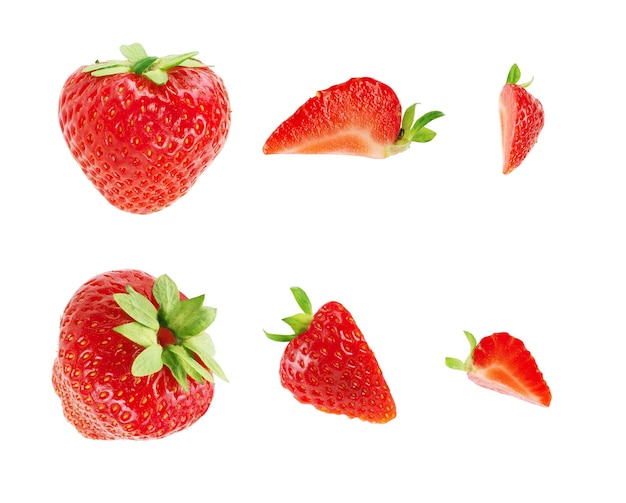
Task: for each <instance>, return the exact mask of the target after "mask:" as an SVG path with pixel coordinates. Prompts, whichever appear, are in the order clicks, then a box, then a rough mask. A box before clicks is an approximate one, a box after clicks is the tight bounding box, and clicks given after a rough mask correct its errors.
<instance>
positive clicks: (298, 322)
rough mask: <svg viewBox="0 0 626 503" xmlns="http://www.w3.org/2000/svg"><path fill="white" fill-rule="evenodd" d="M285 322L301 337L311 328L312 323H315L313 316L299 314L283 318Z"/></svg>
mask: <svg viewBox="0 0 626 503" xmlns="http://www.w3.org/2000/svg"><path fill="white" fill-rule="evenodd" d="M283 321H284V322H285V323H287V325H289V326H290V327H291V329H292V330H293V331H294V333H295V334H296V335H300V334H302V333H304V332H306V330H307V329H308V328H309V326H310V325H311V321H313V316H312V315H310V314H306V313H298V314H294V315H293V316H288V317H287V318H283Z"/></svg>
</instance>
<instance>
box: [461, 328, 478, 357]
mask: <svg viewBox="0 0 626 503" xmlns="http://www.w3.org/2000/svg"><path fill="white" fill-rule="evenodd" d="M463 333H464V334H465V337H466V338H467V341H468V342H469V345H470V351H471V352H472V353H473V352H474V349H476V337H474V336H473V335H472V334H471V333H469V332H468V331H466V330H464V331H463Z"/></svg>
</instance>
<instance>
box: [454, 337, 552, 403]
mask: <svg viewBox="0 0 626 503" xmlns="http://www.w3.org/2000/svg"><path fill="white" fill-rule="evenodd" d="M465 335H466V337H467V339H468V341H469V343H470V347H471V351H470V355H469V357H468V358H467V359H466V360H465V362H461V361H460V360H457V359H455V358H446V365H448V367H450V368H453V369H457V370H464V371H466V372H467V376H468V377H469V379H470V380H471V381H473V382H474V383H476V384H478V385H479V386H482V387H483V388H487V389H490V390H493V391H497V392H498V393H502V394H505V395H510V396H513V397H515V398H519V399H521V400H525V401H527V402H530V403H533V404H536V405H541V406H543V407H548V406H549V405H550V402H551V401H552V393H551V392H550V388H549V387H548V385H547V383H546V382H545V380H544V378H543V374H542V373H541V371H540V370H539V367H538V366H537V363H536V361H535V359H534V358H533V356H532V355H531V354H530V352H529V351H528V350H527V349H526V347H525V346H524V343H523V342H522V341H521V340H520V339H517V338H515V337H513V336H512V335H510V334H508V333H506V332H499V333H495V334H492V335H490V336H488V337H484V338H483V339H481V340H480V342H479V343H478V344H476V339H475V338H474V336H473V335H472V334H470V333H469V332H465Z"/></svg>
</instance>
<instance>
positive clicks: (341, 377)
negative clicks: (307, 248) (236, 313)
mask: <svg viewBox="0 0 626 503" xmlns="http://www.w3.org/2000/svg"><path fill="white" fill-rule="evenodd" d="M291 291H292V293H293V295H294V297H295V299H296V302H297V303H298V305H299V306H300V308H301V309H302V311H303V312H302V313H299V314H296V315H294V316H290V317H288V318H284V319H283V321H284V322H285V323H287V324H288V325H289V326H290V327H291V328H292V329H293V330H294V332H295V333H294V334H291V335H277V334H270V333H267V332H265V334H266V335H267V337H269V338H270V339H272V340H275V341H279V342H289V344H288V345H287V347H286V349H285V351H284V353H283V356H282V359H281V362H280V381H281V384H282V385H283V387H284V388H286V389H288V390H289V391H291V393H293V395H294V397H295V398H296V399H297V400H298V401H300V402H302V403H305V404H311V405H313V406H314V407H315V408H317V409H319V410H321V411H322V412H327V413H330V414H345V415H346V416H348V417H350V418H359V419H362V420H364V421H369V422H372V423H386V422H388V421H391V420H392V419H393V418H394V417H396V405H395V403H394V400H393V398H392V396H391V392H390V391H389V387H388V386H387V383H386V382H385V378H384V377H383V374H382V371H381V370H380V367H379V365H378V362H377V361H376V357H375V356H374V353H373V352H372V350H371V349H370V347H369V345H368V344H367V342H366V341H365V338H364V337H363V334H362V333H361V331H360V330H359V328H358V327H357V325H356V323H355V321H354V319H353V318H352V315H351V314H350V313H349V312H348V311H347V310H346V308H345V307H343V306H342V305H341V304H339V303H338V302H328V303H327V304H325V305H323V306H322V307H321V308H320V309H319V310H318V311H317V312H316V313H315V314H313V311H312V308H311V303H310V301H309V298H308V297H307V295H306V294H305V293H304V291H302V289H300V288H297V287H294V288H292V289H291Z"/></svg>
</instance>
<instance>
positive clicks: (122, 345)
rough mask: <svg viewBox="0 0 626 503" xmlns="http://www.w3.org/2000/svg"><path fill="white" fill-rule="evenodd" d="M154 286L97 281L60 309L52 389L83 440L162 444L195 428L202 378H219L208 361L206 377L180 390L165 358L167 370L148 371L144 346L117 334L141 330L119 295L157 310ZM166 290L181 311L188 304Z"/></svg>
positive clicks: (126, 274)
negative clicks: (136, 364)
mask: <svg viewBox="0 0 626 503" xmlns="http://www.w3.org/2000/svg"><path fill="white" fill-rule="evenodd" d="M161 280H162V279H161V278H160V279H159V280H158V281H161ZM156 281H157V280H155V278H154V277H152V276H150V275H149V274H147V273H145V272H142V271H137V270H121V271H111V272H108V273H104V274H100V275H98V276H96V277H94V278H92V279H91V280H89V281H88V282H86V283H85V284H84V285H82V286H81V287H80V288H79V289H78V291H77V292H76V293H75V294H74V296H73V297H72V298H71V300H70V301H69V303H68V304H67V307H66V308H65V311H64V313H63V316H62V320H61V332H60V336H59V350H58V355H57V358H56V359H55V361H54V364H53V371H52V383H53V386H54V389H55V392H56V393H57V395H58V396H59V397H60V398H61V402H62V405H63V412H64V414H65V417H66V418H67V420H68V421H69V422H70V423H72V424H73V425H74V427H75V428H76V429H77V430H78V432H79V433H81V434H82V435H83V436H84V437H87V438H91V439H107V440H109V439H150V438H159V437H165V436H167V435H170V434H172V433H174V432H177V431H180V430H182V429H185V428H187V427H189V426H191V425H192V424H193V423H195V422H196V421H197V420H198V419H199V418H200V417H202V416H203V415H204V414H205V413H206V411H207V409H208V408H209V405H210V404H211V401H212V400H213V394H214V386H215V385H214V382H213V380H212V379H209V378H208V377H210V375H212V370H215V371H216V372H215V373H216V375H220V377H221V376H222V371H221V369H220V368H219V366H214V365H212V364H213V362H212V361H210V359H209V361H208V363H209V365H210V366H209V367H207V368H208V370H206V372H208V374H210V375H206V374H205V377H207V378H205V379H199V380H196V379H187V377H184V381H183V380H182V378H181V381H182V384H181V382H179V380H178V379H177V378H175V377H174V376H173V373H172V371H171V370H170V368H173V369H177V368H178V367H177V365H176V362H173V361H172V360H171V359H170V361H168V365H167V366H163V365H162V364H161V367H162V368H161V369H160V370H158V371H155V372H150V371H149V370H148V369H147V367H146V366H145V365H146V364H145V361H146V359H145V358H141V357H140V355H141V354H142V352H144V350H145V349H144V347H143V346H142V345H140V344H138V343H137V342H134V341H133V340H131V339H129V338H127V337H126V336H124V335H123V334H122V333H121V331H123V328H120V327H122V326H124V325H125V324H130V326H132V327H137V326H139V325H140V323H139V322H137V321H135V320H134V319H133V318H132V317H131V316H129V315H128V314H127V313H126V312H125V311H124V309H123V308H122V307H120V304H118V303H117V301H116V296H120V295H121V296H122V297H125V296H126V295H125V294H124V292H125V291H127V289H128V288H129V287H131V288H132V289H133V290H134V292H135V293H136V294H137V295H141V296H143V297H144V299H145V302H148V303H150V304H151V305H154V306H155V307H156V306H158V302H157V301H156V299H155V296H154V293H153V289H154V288H155V284H156ZM171 284H173V283H171ZM154 291H156V290H154ZM170 291H173V292H174V293H173V295H174V296H176V298H179V299H180V300H181V302H180V304H179V305H183V303H184V301H186V300H187V299H186V297H185V296H184V295H182V294H178V292H177V290H176V289H175V286H174V288H173V289H172V290H170ZM118 298H119V297H118ZM133 298H134V297H133ZM204 309H210V308H204ZM179 325H180V324H179ZM143 329H144V330H145V327H143ZM118 330H119V331H118ZM142 334H143V333H142ZM154 334H155V336H154V341H153V342H155V343H156V341H157V337H158V341H159V344H161V343H164V342H163V341H164V340H165V339H167V338H168V337H170V338H171V337H172V335H171V332H169V331H168V330H166V329H163V330H161V328H159V329H158V336H157V335H156V334H157V331H156V330H155V331H154ZM205 336H206V337H208V335H207V334H205ZM203 338H204V336H203ZM173 341H174V339H173V338H172V339H170V340H169V342H173ZM159 347H160V346H159ZM168 347H169V346H168ZM177 351H179V350H177ZM147 352H148V353H149V352H150V351H147ZM163 353H164V355H165V354H166V351H165V350H164V351H163ZM199 353H202V351H200V350H199ZM138 357H139V358H138ZM164 359H165V357H164ZM140 361H143V362H144V367H143V370H144V371H143V372H142V371H141V370H142V369H141V368H140V369H136V368H135V367H134V366H133V365H134V362H140ZM205 363H206V362H205ZM157 368H158V365H157ZM136 373H137V374H140V375H135V374H136ZM141 374H147V375H141ZM178 375H179V376H180V374H178Z"/></svg>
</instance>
